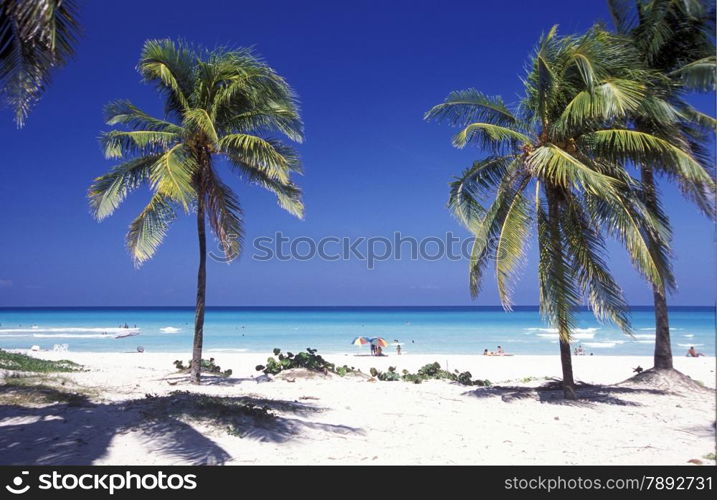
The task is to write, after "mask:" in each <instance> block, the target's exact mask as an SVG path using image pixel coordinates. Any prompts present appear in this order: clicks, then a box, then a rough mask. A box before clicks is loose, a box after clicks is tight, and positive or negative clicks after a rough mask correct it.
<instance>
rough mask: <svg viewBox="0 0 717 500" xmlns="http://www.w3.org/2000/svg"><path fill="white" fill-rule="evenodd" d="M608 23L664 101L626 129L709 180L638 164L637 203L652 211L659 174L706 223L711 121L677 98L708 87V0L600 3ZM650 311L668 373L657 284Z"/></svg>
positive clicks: (711, 8)
mask: <svg viewBox="0 0 717 500" xmlns="http://www.w3.org/2000/svg"><path fill="white" fill-rule="evenodd" d="M608 3H609V6H610V10H611V13H612V16H613V19H614V23H615V26H616V28H617V30H618V32H619V33H621V34H623V35H627V36H628V37H629V39H630V41H631V42H632V44H633V46H634V47H635V49H636V50H637V51H638V53H639V58H640V59H641V63H642V64H643V65H645V66H646V67H648V68H651V69H653V70H655V71H657V72H659V73H660V74H662V75H664V77H663V78H659V79H654V80H652V82H651V85H650V92H651V93H652V94H653V95H659V96H661V98H662V99H663V100H664V101H666V102H668V103H669V105H670V107H671V108H665V109H669V110H670V114H668V115H667V116H665V114H664V113H654V111H655V110H654V108H650V107H648V109H639V110H637V113H634V114H633V115H632V116H631V122H632V127H633V128H634V130H638V131H642V132H646V133H649V134H653V135H657V136H659V137H663V138H668V139H669V140H671V141H672V142H673V143H678V144H679V145H680V147H681V148H683V149H684V150H685V151H687V152H689V153H691V154H693V155H694V156H695V157H696V158H699V159H700V160H701V163H702V166H703V169H704V170H705V172H707V174H708V175H709V177H710V180H709V181H704V179H703V177H704V176H699V177H697V178H696V177H695V176H693V175H691V172H689V171H688V172H684V171H683V170H682V169H681V168H680V165H679V164H674V163H673V162H668V163H662V162H657V161H641V162H639V163H638V164H637V166H638V167H639V169H640V180H641V182H642V184H643V191H644V193H645V203H646V204H647V206H648V207H649V208H650V209H651V210H658V209H659V204H660V203H659V196H658V195H659V193H658V191H657V186H656V183H655V176H656V175H657V174H663V175H664V176H665V177H667V178H668V179H670V180H672V181H675V182H676V183H677V184H678V185H679V187H680V188H681V190H682V191H683V193H685V194H686V195H687V197H688V198H689V199H691V200H692V201H694V202H695V203H696V204H697V206H698V207H699V208H700V209H701V211H702V212H703V213H705V214H706V215H708V216H709V217H711V218H714V182H712V178H713V169H712V164H713V162H712V160H711V158H710V157H709V154H707V150H708V147H707V144H708V143H709V140H710V136H711V135H712V133H713V131H714V128H715V120H714V119H713V118H712V117H710V116H707V115H705V114H703V113H700V112H698V111H697V110H695V109H694V108H692V107H691V106H690V105H689V104H688V103H687V102H686V101H685V100H684V96H685V93H686V92H688V91H690V90H714V88H715V61H716V58H715V44H714V29H715V2H714V1H713V0H608ZM652 289H653V290H652V291H653V301H654V307H655V353H654V366H655V369H658V370H672V369H673V363H672V348H671V345H670V324H669V317H668V311H667V293H666V290H665V288H664V287H661V286H658V285H657V284H654V283H653V284H652Z"/></svg>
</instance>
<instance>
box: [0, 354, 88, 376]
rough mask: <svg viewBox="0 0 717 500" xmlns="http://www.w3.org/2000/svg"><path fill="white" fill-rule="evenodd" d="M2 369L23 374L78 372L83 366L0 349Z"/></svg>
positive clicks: (0, 366)
mask: <svg viewBox="0 0 717 500" xmlns="http://www.w3.org/2000/svg"><path fill="white" fill-rule="evenodd" d="M0 369H5V370H14V371H21V372H35V373H50V372H77V371H81V370H82V366H81V365H78V364H77V363H74V362H72V361H69V360H66V359H62V360H60V361H48V360H45V359H37V358H33V357H31V356H27V355H25V354H17V353H13V352H7V351H3V350H2V349H0Z"/></svg>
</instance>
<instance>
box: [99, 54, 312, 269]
mask: <svg viewBox="0 0 717 500" xmlns="http://www.w3.org/2000/svg"><path fill="white" fill-rule="evenodd" d="M138 68H139V71H140V73H141V74H142V76H143V77H144V79H145V80H146V81H147V82H150V83H154V84H155V85H156V86H157V87H158V90H159V91H160V92H161V93H163V94H164V96H165V98H166V104H165V108H166V109H165V111H166V118H164V119H160V118H155V117H152V116H150V115H149V114H147V113H145V112H143V111H141V110H140V109H138V108H137V107H136V106H134V105H133V104H132V103H130V102H129V101H116V102H113V103H111V104H109V105H108V106H107V107H106V115H107V123H108V124H109V125H122V126H124V128H125V130H113V131H110V132H107V133H104V134H103V135H102V138H101V142H102V145H103V147H104V152H105V155H106V157H107V158H112V159H121V160H124V162H123V163H121V164H119V165H118V166H116V167H114V168H113V169H112V171H111V172H109V173H108V174H105V175H103V176H101V177H98V178H97V179H96V180H95V182H94V183H93V184H92V186H91V187H90V190H89V198H90V206H91V210H92V213H93V214H94V216H95V217H97V219H99V220H101V219H103V218H105V217H107V216H108V215H110V214H112V212H114V210H115V209H116V208H117V207H118V206H119V204H120V203H121V202H122V201H123V200H124V198H125V197H126V196H127V194H128V193H129V192H130V191H132V190H133V189H136V188H138V187H139V186H140V185H142V184H147V185H149V186H150V187H151V189H152V193H153V196H152V198H151V200H150V201H149V203H148V204H147V206H146V207H145V209H144V210H143V211H142V212H141V213H140V214H139V216H137V218H136V219H135V220H134V221H133V222H132V223H131V225H130V227H129V231H128V233H127V246H128V248H129V250H130V253H131V255H132V257H133V259H134V261H135V263H136V264H137V265H140V264H142V263H143V262H144V261H146V260H148V259H149V258H151V257H152V255H153V254H154V252H155V251H156V249H157V246H158V245H159V244H160V243H161V242H162V240H163V238H164V236H165V234H166V232H167V229H168V228H169V225H170V223H171V222H172V221H173V220H174V218H175V217H176V214H177V211H178V210H183V211H185V212H186V211H188V210H190V208H196V207H198V206H199V207H201V208H202V210H206V214H207V218H208V219H209V222H210V225H211V227H212V229H213V231H214V233H215V235H216V236H217V238H218V239H219V241H220V244H221V246H222V248H223V249H224V251H225V253H226V254H227V257H228V258H229V259H232V258H235V257H237V256H238V255H239V253H240V242H241V234H242V217H241V209H240V206H239V201H238V198H237V196H236V195H235V194H234V193H233V192H232V190H231V189H230V188H229V186H227V184H225V183H224V182H223V181H222V180H221V178H220V176H219V173H218V172H217V168H216V167H217V166H218V160H226V161H225V163H227V164H228V165H229V166H230V167H231V169H232V170H233V171H235V172H236V173H238V174H240V175H242V176H243V177H244V178H245V179H246V180H248V181H250V182H253V183H256V184H259V185H260V186H262V187H264V188H266V189H267V190H269V191H271V192H272V193H274V194H275V195H276V197H277V199H278V201H279V204H280V205H281V206H282V207H283V208H284V209H286V210H287V211H289V212H291V213H292V214H294V215H297V216H299V217H301V216H302V214H303V204H302V202H301V191H300V190H299V188H298V187H297V186H296V185H295V184H294V183H293V182H292V181H291V179H290V177H291V174H292V173H293V172H300V164H299V159H298V156H297V154H296V153H295V151H294V150H293V149H292V148H290V147H289V146H287V145H286V144H283V143H282V142H280V141H279V140H277V139H276V138H272V137H270V136H269V135H268V134H271V133H277V132H278V133H281V134H283V135H285V136H286V137H288V138H290V139H292V140H294V141H301V140H302V133H303V130H302V123H301V120H300V118H299V114H298V107H297V102H296V98H295V96H294V94H293V92H292V91H291V89H290V88H289V86H288V85H287V83H286V82H285V81H284V80H283V79H282V78H281V77H280V76H279V75H277V74H276V73H275V72H274V71H273V70H272V69H271V68H270V67H269V66H267V65H266V64H265V63H263V62H262V61H261V60H259V59H258V58H257V57H255V56H254V55H253V54H252V53H251V52H250V51H248V50H244V49H240V50H217V51H214V52H207V51H202V50H196V49H193V48H191V47H189V46H187V45H185V44H183V43H178V44H176V43H174V42H172V41H169V40H159V41H148V42H147V43H146V44H145V46H144V50H143V52H142V56H141V60H140V62H139V66H138Z"/></svg>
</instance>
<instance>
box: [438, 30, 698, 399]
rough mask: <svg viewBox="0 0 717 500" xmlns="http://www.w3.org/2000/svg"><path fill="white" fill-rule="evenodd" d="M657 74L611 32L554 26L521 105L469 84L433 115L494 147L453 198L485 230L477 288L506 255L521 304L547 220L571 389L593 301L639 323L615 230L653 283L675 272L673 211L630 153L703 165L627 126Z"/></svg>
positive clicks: (555, 312)
mask: <svg viewBox="0 0 717 500" xmlns="http://www.w3.org/2000/svg"><path fill="white" fill-rule="evenodd" d="M650 76H651V74H650V73H649V72H646V71H642V70H640V69H639V65H638V64H637V61H636V57H635V54H634V52H633V51H632V50H630V48H629V46H627V45H626V44H625V43H624V42H623V41H622V40H620V39H619V38H617V37H615V36H613V35H610V34H609V33H607V32H606V31H604V30H602V29H600V28H597V27H596V28H593V29H591V30H590V31H589V32H587V33H586V34H584V35H582V36H569V37H563V38H559V37H557V36H556V28H555V27H554V28H553V29H552V30H551V31H550V32H549V33H548V34H547V35H546V36H544V37H543V38H542V39H541V42H540V44H539V47H538V50H537V51H536V53H535V55H534V56H533V57H532V60H531V65H530V71H529V73H528V76H527V78H526V79H525V97H524V99H523V100H522V102H521V103H520V105H519V106H517V107H516V108H515V109H510V108H509V107H508V106H506V105H505V104H504V102H503V100H502V99H501V98H500V97H489V96H486V95H484V94H482V93H481V92H479V91H477V90H474V89H469V90H463V91H457V92H452V93H451V94H449V95H448V97H447V98H446V100H445V101H444V102H443V103H442V104H439V105H437V106H435V107H433V108H432V109H431V110H430V111H428V113H427V114H426V119H429V120H431V119H436V120H443V121H446V122H448V123H449V124H451V125H453V126H457V127H460V128H461V130H460V132H459V133H458V134H457V135H456V136H455V137H454V138H453V144H454V145H455V146H456V147H459V148H462V147H464V146H465V145H466V144H469V143H473V144H476V145H478V146H479V147H481V148H482V149H484V150H487V151H488V152H489V155H488V156H486V157H485V158H483V159H481V160H479V161H476V162H475V163H474V164H473V165H472V166H471V167H470V168H468V169H467V170H465V171H464V172H463V174H462V175H461V176H460V177H459V178H457V180H456V181H455V182H453V183H452V185H451V191H450V198H449V207H450V208H451V209H452V210H453V211H454V213H455V214H456V215H457V217H458V218H459V220H460V221H461V222H462V223H463V224H464V225H465V226H466V227H467V228H468V229H469V230H470V231H471V232H473V234H474V235H475V243H474V246H473V249H472V255H471V259H470V289H471V294H472V295H473V296H476V295H477V294H478V292H479V288H480V282H481V279H482V277H483V274H484V270H485V267H486V265H487V264H488V262H489V261H490V260H494V265H495V275H496V280H497V285H498V293H499V296H500V300H501V303H502V304H503V306H504V308H506V309H508V310H510V308H511V291H512V285H513V282H514V280H515V278H516V277H517V275H518V272H519V269H520V264H521V262H522V261H523V260H524V251H525V248H526V245H527V243H528V240H529V239H530V238H531V235H532V234H533V228H534V227H535V229H536V233H537V241H538V245H539V265H538V280H539V290H540V310H541V314H542V315H543V317H544V318H546V320H547V321H548V322H549V323H551V324H552V325H553V326H554V327H555V328H557V330H558V332H559V344H560V355H561V364H562V372H563V389H564V394H565V397H566V398H571V399H572V398H575V397H576V394H575V389H574V380H573V373H572V364H571V353H570V340H571V331H572V330H573V327H574V325H575V311H576V310H577V308H578V307H579V306H580V305H581V303H582V301H583V300H585V299H586V300H587V303H588V304H589V305H590V307H591V309H592V311H593V312H594V314H595V315H596V317H597V318H598V319H600V320H608V321H611V322H612V323H614V324H616V325H617V326H618V327H619V328H621V329H622V330H623V331H625V332H626V333H630V332H631V327H630V322H629V317H628V306H627V304H626V302H625V300H624V298H623V296H622V291H621V289H620V287H619V286H618V285H617V283H616V282H615V281H614V279H613V278H612V276H611V275H610V272H609V270H608V268H607V266H606V263H605V258H604V253H605V241H604V236H605V235H611V236H614V237H617V238H618V239H619V240H621V241H622V242H623V244H624V245H625V247H626V248H627V250H628V252H629V255H630V257H631V258H632V260H633V263H634V265H635V266H636V268H637V269H638V270H639V271H640V272H641V273H642V274H643V275H644V276H645V277H646V278H647V279H649V280H650V282H653V283H655V284H656V285H657V286H663V283H664V281H665V280H666V279H671V277H670V274H669V268H668V262H667V256H666V252H665V249H666V248H667V247H666V245H665V244H664V241H665V240H666V239H667V238H668V234H667V229H666V227H665V225H664V221H663V220H662V218H661V217H660V214H659V213H658V214H655V213H653V212H652V211H650V210H648V209H647V207H646V206H645V204H644V203H643V202H642V200H641V196H640V193H639V190H638V187H639V186H638V185H636V183H635V182H633V181H632V179H631V178H630V177H629V176H628V175H627V173H626V170H625V168H624V164H625V163H626V162H627V161H630V160H631V161H637V160H639V159H641V158H645V157H650V158H658V159H662V160H667V159H669V160H670V161H673V162H675V163H679V164H680V165H681V167H682V168H684V169H685V170H687V169H693V170H698V169H699V168H700V165H699V164H698V163H697V162H696V160H695V159H694V158H692V157H691V156H690V155H688V154H686V153H684V151H682V150H681V149H679V148H678V147H676V146H674V145H673V144H671V143H670V142H669V141H666V140H664V139H662V138H659V137H656V136H653V135H650V134H648V133H642V132H636V131H633V130H629V129H626V128H624V127H621V126H620V123H621V122H622V120H623V118H624V117H625V116H626V115H627V114H628V113H629V112H631V111H633V110H636V109H638V108H639V107H640V106H641V105H642V104H643V101H644V100H645V99H646V98H647V97H648V96H647V93H646V88H645V86H644V84H643V83H642V82H643V81H644V80H646V79H648V78H649V77H650ZM700 171H701V170H700ZM489 197H492V199H493V201H492V202H491V203H490V204H489V205H488V206H487V207H486V206H485V202H486V201H487V200H488V198H489ZM650 242H656V243H657V244H655V245H652V246H651V245H650V244H649V243H650Z"/></svg>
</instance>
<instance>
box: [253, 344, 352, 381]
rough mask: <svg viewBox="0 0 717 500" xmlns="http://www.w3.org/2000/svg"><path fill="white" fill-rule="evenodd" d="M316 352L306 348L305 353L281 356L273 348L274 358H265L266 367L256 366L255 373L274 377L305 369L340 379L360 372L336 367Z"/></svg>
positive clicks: (279, 350)
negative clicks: (295, 369)
mask: <svg viewBox="0 0 717 500" xmlns="http://www.w3.org/2000/svg"><path fill="white" fill-rule="evenodd" d="M316 352H317V350H316V349H312V348H311V347H307V348H306V351H305V352H300V353H298V354H294V353H291V352H287V353H286V354H282V353H281V349H278V348H275V349H274V351H273V353H274V356H275V357H270V358H267V360H266V365H257V366H256V371H258V372H264V374H266V375H276V374H278V373H281V372H282V371H284V370H290V369H292V368H305V369H307V370H311V371H314V372H321V373H334V374H336V375H339V376H341V377H344V376H346V375H347V374H349V373H356V372H359V371H360V370H357V369H355V368H354V367H353V366H347V365H343V366H336V365H335V364H334V363H329V362H328V361H326V360H325V359H324V358H323V357H322V356H321V355H320V354H316Z"/></svg>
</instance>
